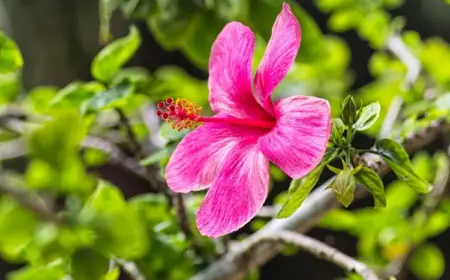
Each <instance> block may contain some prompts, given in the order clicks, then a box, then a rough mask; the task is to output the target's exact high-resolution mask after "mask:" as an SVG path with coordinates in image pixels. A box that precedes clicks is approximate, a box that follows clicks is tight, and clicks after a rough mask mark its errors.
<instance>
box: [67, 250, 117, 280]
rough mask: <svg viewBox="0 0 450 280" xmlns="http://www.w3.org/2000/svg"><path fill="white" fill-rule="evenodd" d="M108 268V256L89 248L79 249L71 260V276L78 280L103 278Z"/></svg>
mask: <svg viewBox="0 0 450 280" xmlns="http://www.w3.org/2000/svg"><path fill="white" fill-rule="evenodd" d="M108 269H109V260H108V258H106V257H104V256H103V255H101V254H99V253H98V252H96V251H94V250H92V249H89V248H85V249H80V250H78V251H77V252H75V254H73V255H72V257H71V260H70V271H71V276H72V277H73V278H74V279H76V280H101V279H102V277H103V276H105V275H106V274H107V273H108Z"/></svg>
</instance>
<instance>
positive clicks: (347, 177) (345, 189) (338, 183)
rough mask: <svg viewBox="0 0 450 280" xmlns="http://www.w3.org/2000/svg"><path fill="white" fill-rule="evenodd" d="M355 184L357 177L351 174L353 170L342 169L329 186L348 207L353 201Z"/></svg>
mask: <svg viewBox="0 0 450 280" xmlns="http://www.w3.org/2000/svg"><path fill="white" fill-rule="evenodd" d="M355 186H356V184H355V177H354V176H353V175H352V174H351V171H350V170H342V171H341V172H340V173H339V174H337V176H336V178H335V179H334V181H333V182H331V184H330V186H329V188H331V189H332V190H333V193H334V195H335V196H336V198H337V199H338V200H339V202H340V203H341V204H342V205H344V206H345V207H348V206H349V205H350V203H351V202H352V201H353V197H354V193H355Z"/></svg>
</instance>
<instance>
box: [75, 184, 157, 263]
mask: <svg viewBox="0 0 450 280" xmlns="http://www.w3.org/2000/svg"><path fill="white" fill-rule="evenodd" d="M80 221H82V223H83V224H86V225H87V226H89V227H91V228H92V229H93V230H94V231H95V234H96V235H97V237H98V238H97V239H96V243H95V244H94V248H95V250H98V251H99V252H101V253H102V254H104V255H107V256H108V255H113V256H116V257H118V258H124V259H128V260H131V259H136V258H139V257H142V256H143V255H145V254H146V253H147V251H148V250H149V245H150V244H149V237H148V235H147V231H146V228H145V226H146V225H145V224H144V223H143V221H142V219H141V218H140V215H139V214H138V213H137V211H136V210H135V209H134V208H133V207H130V205H128V204H127V203H126V202H125V200H124V198H123V196H122V193H121V192H120V191H119V190H118V189H117V188H115V187H114V186H112V185H109V184H107V183H106V182H100V184H99V185H98V187H97V189H96V190H95V192H94V193H93V194H92V195H91V197H90V198H89V199H88V201H87V203H86V205H85V207H84V208H83V210H82V211H81V214H80Z"/></svg>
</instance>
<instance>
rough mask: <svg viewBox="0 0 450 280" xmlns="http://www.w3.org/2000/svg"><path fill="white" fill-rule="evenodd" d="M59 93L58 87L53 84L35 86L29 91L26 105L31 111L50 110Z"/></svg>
mask: <svg viewBox="0 0 450 280" xmlns="http://www.w3.org/2000/svg"><path fill="white" fill-rule="evenodd" d="M57 93H58V88H57V87H53V86H40V87H35V88H34V89H33V90H31V91H30V92H28V94H27V97H26V99H25V106H26V108H27V109H28V110H30V111H35V112H38V113H42V112H45V113H46V112H47V111H49V108H50V104H51V101H52V100H53V98H54V97H55V96H56V94H57Z"/></svg>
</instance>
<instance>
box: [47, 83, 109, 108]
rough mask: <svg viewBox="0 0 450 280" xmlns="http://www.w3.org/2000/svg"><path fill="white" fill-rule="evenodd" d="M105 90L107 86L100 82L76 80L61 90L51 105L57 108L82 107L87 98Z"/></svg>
mask: <svg viewBox="0 0 450 280" xmlns="http://www.w3.org/2000/svg"><path fill="white" fill-rule="evenodd" d="M104 90H105V86H104V85H102V84H101V83H98V82H89V83H84V82H80V81H75V82H72V83H70V84H68V85H67V86H65V87H64V88H62V89H61V90H59V91H58V93H57V94H56V95H55V97H53V99H52V100H51V102H50V105H51V106H53V107H56V108H80V107H81V105H82V104H83V102H84V101H85V100H87V99H89V98H92V97H93V96H94V95H95V94H96V93H97V92H101V91H104Z"/></svg>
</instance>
